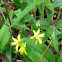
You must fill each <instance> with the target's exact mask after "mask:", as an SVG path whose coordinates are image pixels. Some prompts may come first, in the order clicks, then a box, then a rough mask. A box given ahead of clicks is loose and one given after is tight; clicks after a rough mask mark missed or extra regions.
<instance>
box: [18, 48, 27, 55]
mask: <svg viewBox="0 0 62 62" xmlns="http://www.w3.org/2000/svg"><path fill="white" fill-rule="evenodd" d="M25 49H26V47H21V48H20V49H19V52H20V54H21V55H22V54H23V53H25Z"/></svg>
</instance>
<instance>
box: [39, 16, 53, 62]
mask: <svg viewBox="0 0 62 62" xmlns="http://www.w3.org/2000/svg"><path fill="white" fill-rule="evenodd" d="M52 29H53V37H52V40H51V41H50V43H49V45H48V46H47V48H46V49H45V51H44V52H43V54H42V55H41V57H40V60H39V62H41V59H42V57H43V56H44V54H45V53H46V51H47V50H48V48H49V46H50V45H51V43H52V42H53V40H54V21H53V16H52Z"/></svg>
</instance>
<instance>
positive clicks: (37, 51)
mask: <svg viewBox="0 0 62 62" xmlns="http://www.w3.org/2000/svg"><path fill="white" fill-rule="evenodd" d="M26 40H27V46H26V52H27V57H28V58H30V59H31V60H32V61H33V62H38V61H39V59H40V57H41V55H42V53H43V52H44V51H45V49H46V47H47V46H46V45H45V44H39V43H38V44H35V40H34V39H33V40H31V39H26ZM35 58H36V59H35ZM41 62H55V59H54V56H53V54H52V52H51V50H50V49H48V51H47V52H46V53H45V55H44V56H43V58H42V61H41Z"/></svg>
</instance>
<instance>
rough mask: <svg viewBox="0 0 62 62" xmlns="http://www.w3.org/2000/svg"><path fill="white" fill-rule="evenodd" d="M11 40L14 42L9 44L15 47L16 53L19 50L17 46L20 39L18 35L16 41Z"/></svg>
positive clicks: (14, 39)
mask: <svg viewBox="0 0 62 62" xmlns="http://www.w3.org/2000/svg"><path fill="white" fill-rule="evenodd" d="M12 40H13V41H14V42H12V43H11V45H12V46H16V51H18V48H19V45H20V42H21V39H20V34H18V37H17V39H16V38H14V37H12Z"/></svg>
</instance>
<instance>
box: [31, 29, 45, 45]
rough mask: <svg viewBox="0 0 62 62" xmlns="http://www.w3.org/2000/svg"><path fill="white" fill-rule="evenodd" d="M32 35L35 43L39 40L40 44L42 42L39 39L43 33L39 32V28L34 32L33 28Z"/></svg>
mask: <svg viewBox="0 0 62 62" xmlns="http://www.w3.org/2000/svg"><path fill="white" fill-rule="evenodd" d="M33 33H34V36H32V37H31V39H33V38H35V39H36V44H37V43H38V42H39V43H40V44H42V40H41V39H40V37H44V33H43V34H39V33H40V29H38V30H37V32H35V30H33Z"/></svg>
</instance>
